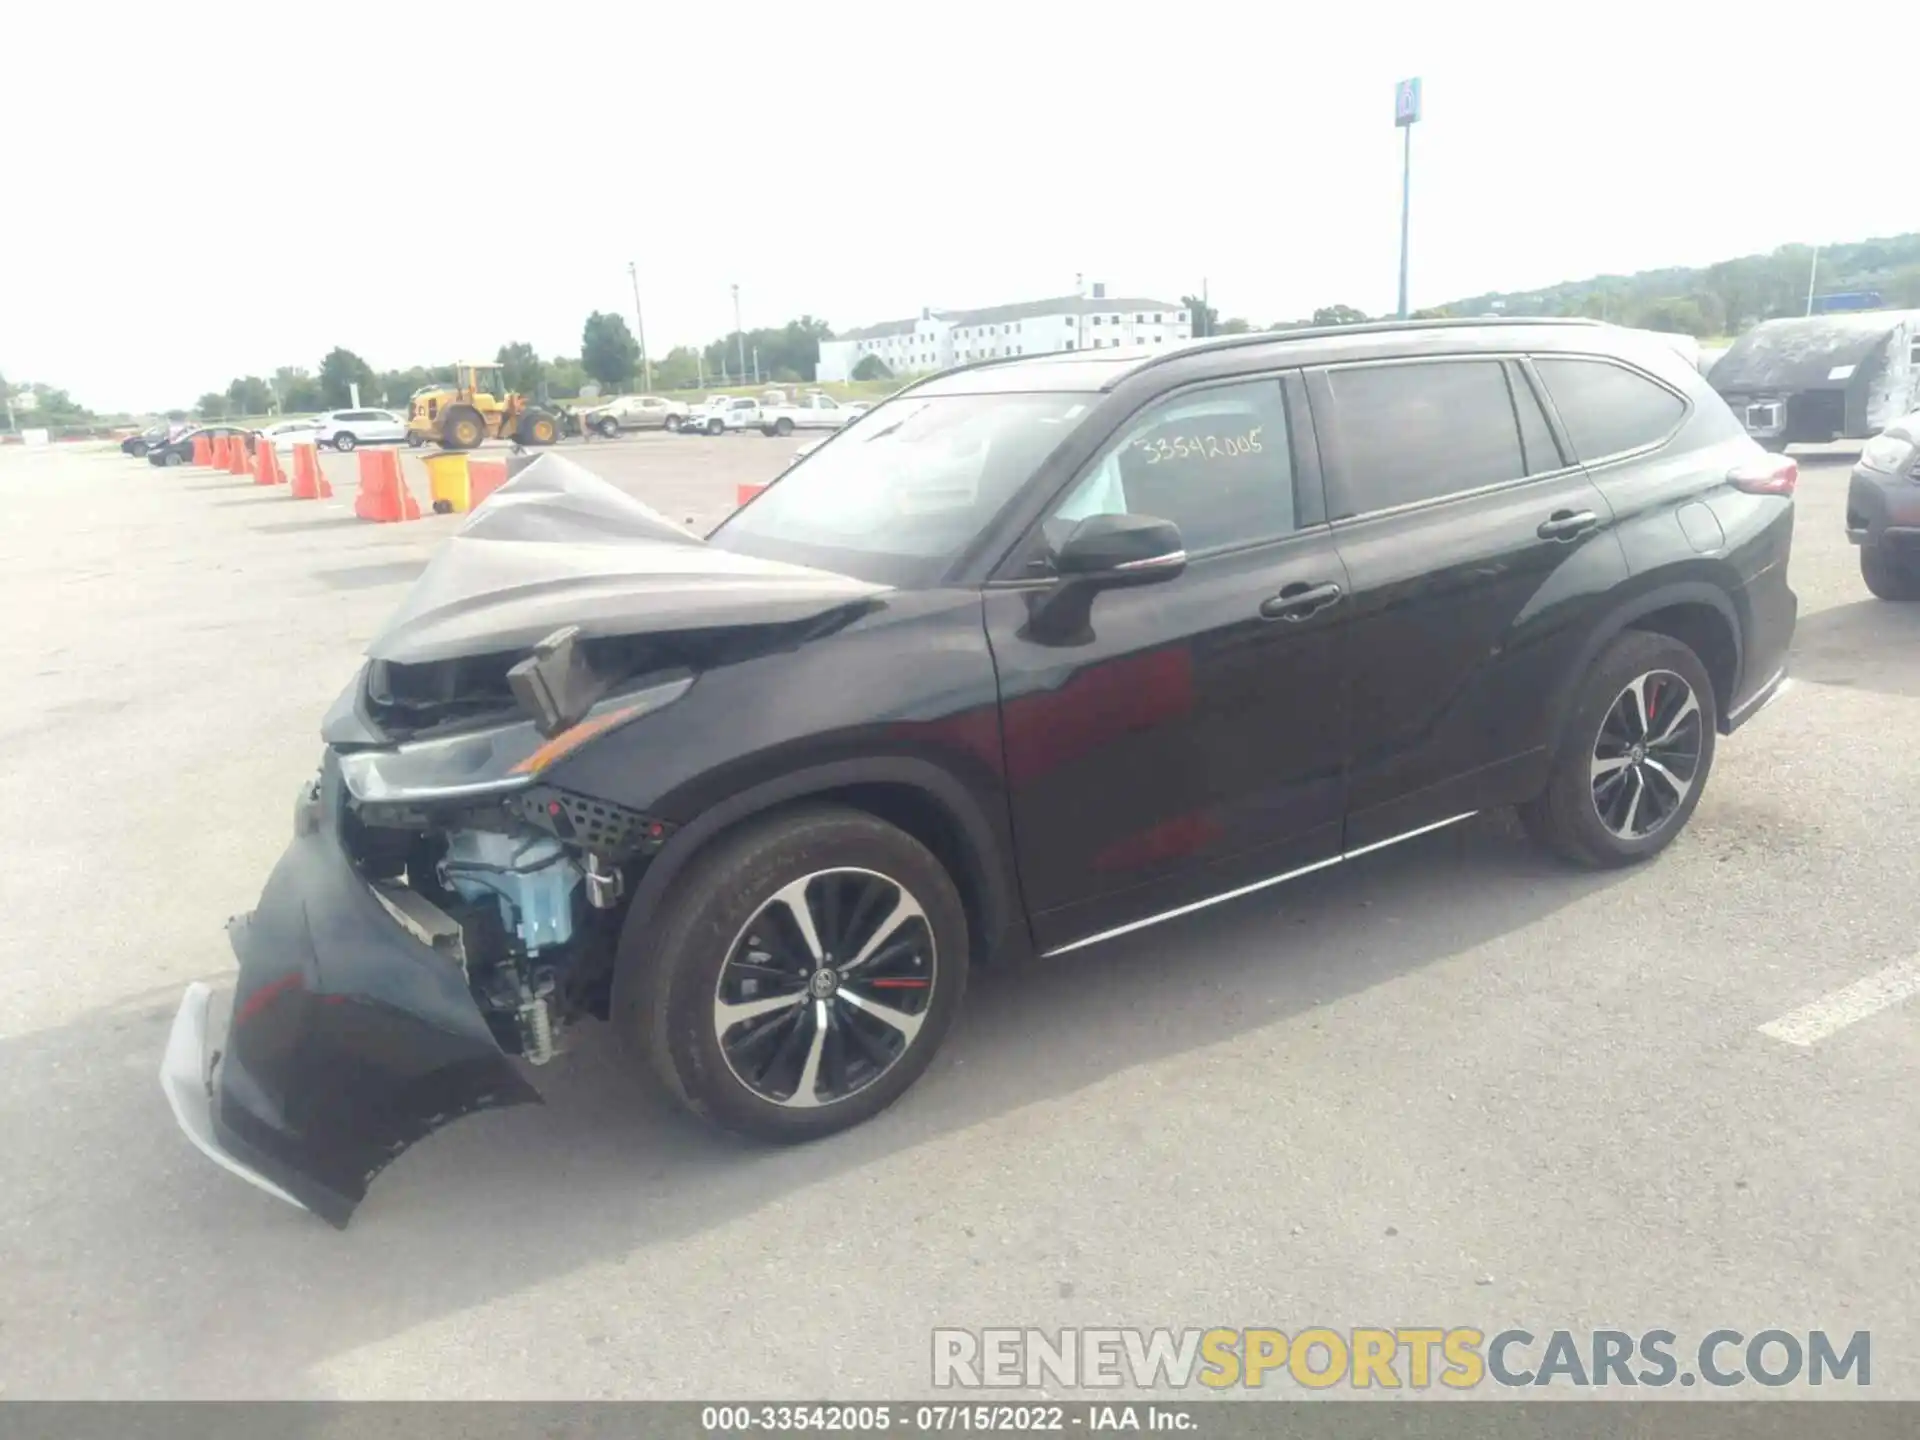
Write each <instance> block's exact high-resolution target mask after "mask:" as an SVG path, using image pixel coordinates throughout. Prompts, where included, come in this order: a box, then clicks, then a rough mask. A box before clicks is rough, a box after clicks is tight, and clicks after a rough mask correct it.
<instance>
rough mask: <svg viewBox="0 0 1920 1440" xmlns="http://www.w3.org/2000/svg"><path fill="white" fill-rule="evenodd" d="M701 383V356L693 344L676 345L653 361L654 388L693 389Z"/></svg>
mask: <svg viewBox="0 0 1920 1440" xmlns="http://www.w3.org/2000/svg"><path fill="white" fill-rule="evenodd" d="M699 383H700V356H699V353H698V352H697V351H695V350H694V349H693V348H692V347H691V346H687V345H676V346H674V348H673V349H671V350H669V351H668V352H667V353H666V354H665V355H663V356H662V357H661V358H660V359H658V360H655V361H654V362H653V388H654V389H656V390H691V389H693V387H694V386H696V385H698V384H699Z"/></svg>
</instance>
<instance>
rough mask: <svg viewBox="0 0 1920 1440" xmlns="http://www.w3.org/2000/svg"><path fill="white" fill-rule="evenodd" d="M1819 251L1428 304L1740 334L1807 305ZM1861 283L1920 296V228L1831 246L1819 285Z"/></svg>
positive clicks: (1906, 301)
mask: <svg viewBox="0 0 1920 1440" xmlns="http://www.w3.org/2000/svg"><path fill="white" fill-rule="evenodd" d="M1812 259H1813V247H1812V246H1810V245H1783V246H1781V247H1780V248H1779V249H1778V250H1775V251H1774V252H1773V253H1772V254H1771V255H1744V256H1742V257H1741V258H1739V259H1738V260H1722V261H1721V262H1720V263H1719V264H1717V265H1709V266H1707V267H1705V268H1704V269H1699V270H1690V269H1687V268H1685V267H1675V268H1672V269H1668V270H1642V271H1640V272H1639V273H1638V274H1635V275H1597V276H1595V277H1594V278H1593V279H1591V280H1569V281H1564V282H1562V283H1561V284H1558V285H1549V286H1548V287H1547V288H1546V289H1544V290H1513V291H1505V292H1499V291H1496V292H1493V293H1490V294H1486V295H1472V296H1469V297H1468V298H1466V299H1464V300H1456V301H1453V302H1451V303H1450V304H1447V305H1444V306H1441V307H1439V308H1437V309H1435V310H1427V311H1422V312H1421V313H1422V314H1423V315H1482V314H1485V313H1486V312H1487V311H1489V310H1493V309H1494V308H1496V306H1497V307H1498V308H1500V309H1501V310H1503V311H1504V312H1505V313H1506V314H1509V315H1586V316H1591V317H1592V318H1594V319H1597V320H1614V321H1618V322H1619V323H1621V324H1623V325H1640V326H1645V327H1647V328H1648V329H1653V330H1677V331H1684V332H1686V333H1687V334H1690V335H1699V336H1702V337H1706V336H1712V335H1738V334H1740V333H1741V332H1742V331H1744V330H1746V329H1748V328H1749V327H1750V326H1753V325H1756V324H1758V323H1759V322H1760V321H1762V320H1771V319H1773V318H1775V317H1777V316H1781V315H1800V314H1804V313H1805V311H1806V308H1807V267H1808V264H1809V263H1810V262H1811V261H1812ZM1857 290H1877V291H1878V292H1879V293H1880V296H1881V301H1882V303H1883V304H1884V305H1886V306H1888V307H1890V308H1893V307H1903V306H1920V234H1913V235H1893V236H1888V237H1886V238H1884V239H1878V240H1861V241H1856V242H1854V243H1853V244H1849V245H1828V246H1824V247H1823V248H1822V249H1821V251H1820V271H1819V278H1818V285H1817V288H1816V293H1817V294H1821V295H1827V294H1836V293H1839V292H1843V291H1844V292H1851V291H1857Z"/></svg>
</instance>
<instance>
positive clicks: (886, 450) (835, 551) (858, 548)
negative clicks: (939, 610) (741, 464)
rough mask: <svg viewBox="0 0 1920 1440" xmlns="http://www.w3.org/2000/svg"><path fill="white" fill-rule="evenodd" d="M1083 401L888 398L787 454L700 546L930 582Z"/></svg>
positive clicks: (895, 580)
mask: <svg viewBox="0 0 1920 1440" xmlns="http://www.w3.org/2000/svg"><path fill="white" fill-rule="evenodd" d="M1089 404H1090V397H1088V396H1085V395H1074V394H1059V393H1051V394H1032V395H1021V394H1014V395H929V396H921V395H914V394H906V395H901V396H898V397H897V398H895V399H892V400H889V401H887V402H886V403H885V404H883V405H880V406H878V407H876V408H875V409H873V410H870V411H868V412H867V413H866V414H865V415H863V416H861V417H860V418H859V419H858V420H857V421H855V422H853V423H852V424H850V425H848V426H847V427H846V428H845V429H843V430H841V431H840V432H839V434H838V435H836V436H835V437H834V438H833V439H832V440H831V441H829V442H827V443H825V444H823V445H822V446H821V447H820V448H819V449H818V450H816V451H814V452H813V453H812V454H810V455H808V456H807V457H806V459H805V460H804V461H801V462H797V463H796V464H795V466H794V468H793V469H791V470H789V471H788V472H787V473H786V474H785V475H783V476H781V477H780V480H779V483H778V484H776V485H774V486H773V487H772V488H771V489H769V490H767V491H766V492H765V493H764V494H762V495H760V496H759V497H758V498H757V499H755V500H754V502H753V503H752V504H751V505H748V506H746V507H745V508H744V509H741V510H738V511H736V512H734V514H733V516H732V517H731V518H729V519H728V520H727V521H726V522H725V523H724V524H722V525H721V527H720V528H719V529H718V530H716V531H715V532H714V534H713V535H712V537H711V543H712V544H714V545H716V546H718V547H719V548H720V549H723V550H734V551H739V552H741V553H742V554H747V555H759V556H762V557H764V558H767V559H774V560H790V561H795V562H797V563H800V564H803V565H815V566H819V567H821V568H822V569H828V570H835V571H838V572H839V573H841V574H843V575H852V576H854V577H856V578H857V579H862V580H871V581H874V582H876V583H879V584H886V585H906V586H911V585H927V584H932V583H934V582H935V581H936V580H937V579H938V578H939V576H940V575H941V574H942V573H943V572H944V571H945V570H946V569H947V567H948V566H950V565H951V564H952V563H953V561H954V560H955V559H956V558H957V557H958V556H959V554H960V552H961V551H962V550H963V549H964V548H965V547H966V545H967V542H968V541H970V540H971V539H973V537H974V536H975V535H976V534H978V533H979V532H980V531H981V530H982V529H983V528H985V526H986V525H987V524H988V523H989V522H990V521H991V520H992V519H993V517H994V516H995V515H996V514H998V513H999V511H1000V508H1001V507H1002V506H1003V505H1005V504H1006V503H1007V501H1008V500H1010V499H1011V498H1012V497H1013V496H1014V494H1015V493H1017V492H1018V491H1019V489H1020V487H1021V486H1022V485H1024V484H1025V483H1026V481H1027V478H1028V477H1029V476H1030V475H1032V474H1033V472H1034V470H1035V469H1036V468H1037V467H1038V466H1039V464H1040V462H1041V461H1043V460H1044V459H1046V457H1047V456H1048V455H1049V454H1050V453H1051V452H1052V451H1053V449H1054V447H1055V446H1057V445H1058V444H1059V443H1060V442H1061V441H1062V440H1063V439H1065V438H1066V436H1067V434H1068V433H1069V432H1070V431H1071V430H1072V429H1073V427H1074V425H1075V424H1076V423H1077V422H1078V421H1079V419H1080V417H1081V416H1082V415H1084V414H1085V413H1086V411H1087V408H1088V405H1089Z"/></svg>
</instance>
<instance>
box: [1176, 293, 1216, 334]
mask: <svg viewBox="0 0 1920 1440" xmlns="http://www.w3.org/2000/svg"><path fill="white" fill-rule="evenodd" d="M1180 304H1181V305H1182V306H1183V307H1184V308H1185V310H1186V312H1187V315H1188V317H1189V319H1190V321H1191V323H1192V325H1193V329H1192V330H1190V331H1189V332H1188V333H1189V334H1192V335H1211V334H1213V333H1214V327H1215V326H1216V325H1218V324H1219V323H1220V312H1219V311H1218V310H1216V309H1214V308H1213V306H1211V305H1209V304H1207V302H1206V301H1204V300H1202V299H1201V298H1200V297H1199V296H1198V295H1182V296H1181V297H1180Z"/></svg>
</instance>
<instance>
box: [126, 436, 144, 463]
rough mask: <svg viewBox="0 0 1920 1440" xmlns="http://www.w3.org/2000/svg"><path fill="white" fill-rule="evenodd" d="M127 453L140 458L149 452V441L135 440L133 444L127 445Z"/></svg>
mask: <svg viewBox="0 0 1920 1440" xmlns="http://www.w3.org/2000/svg"><path fill="white" fill-rule="evenodd" d="M127 453H128V454H129V455H132V456H133V457H135V458H136V459H139V458H141V457H143V456H145V455H146V453H147V442H146V441H144V440H136V441H134V442H133V443H132V444H131V445H129V446H128V447H127Z"/></svg>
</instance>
